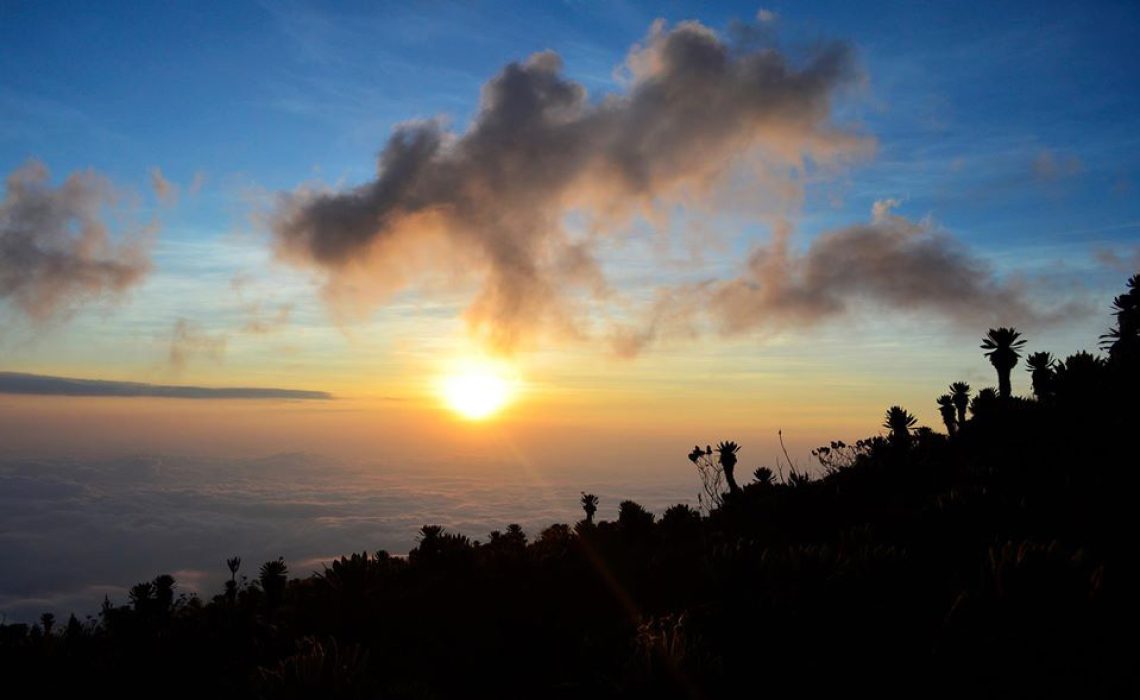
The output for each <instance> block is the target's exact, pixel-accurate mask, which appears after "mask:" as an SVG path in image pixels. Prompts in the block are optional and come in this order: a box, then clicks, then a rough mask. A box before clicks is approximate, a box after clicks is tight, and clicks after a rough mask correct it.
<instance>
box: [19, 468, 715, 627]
mask: <svg viewBox="0 0 1140 700" xmlns="http://www.w3.org/2000/svg"><path fill="white" fill-rule="evenodd" d="M691 477H692V479H691V480H682V479H673V480H670V479H664V480H663V479H660V478H657V479H644V480H640V479H634V478H631V477H630V476H629V475H614V476H612V477H607V476H605V475H599V474H593V475H590V476H588V477H585V478H583V475H569V474H567V475H565V476H562V477H558V476H554V477H552V476H550V475H540V474H536V473H522V472H504V471H502V470H488V469H481V468H480V469H470V468H469V469H467V470H462V469H459V468H450V469H449V468H443V467H439V468H424V469H412V468H407V467H405V468H401V469H394V468H391V467H380V466H375V465H360V464H355V465H346V464H343V463H336V462H335V461H334V460H330V459H328V458H323V457H320V456H315V455H311V454H282V455H273V456H268V457H263V458H257V459H249V458H225V459H223V458H216V459H211V458H202V457H177V456H135V457H128V458H120V459H83V460H76V459H63V458H60V459H30V458H14V457H9V458H2V459H0V619H6V620H7V621H9V622H13V621H29V622H30V621H33V620H35V619H37V618H38V617H39V615H40V614H41V613H43V612H53V613H55V615H56V616H57V618H60V619H66V616H67V615H68V614H69V613H71V612H75V613H76V614H77V615H78V616H79V617H80V618H82V617H83V616H85V615H88V614H92V613H95V612H96V611H97V610H98V607H99V604H100V603H101V602H102V601H103V597H104V596H108V597H109V598H110V600H111V601H112V602H113V603H116V604H123V603H126V602H127V589H128V588H129V587H130V586H131V585H133V584H134V583H137V582H139V581H144V580H149V579H151V578H153V577H154V576H156V575H158V574H162V573H169V574H172V575H173V576H174V577H175V578H176V579H177V581H178V586H179V590H180V591H182V592H184V593H187V594H190V593H198V594H199V595H201V596H202V597H203V598H207V599H208V598H209V597H211V596H213V595H214V594H216V593H218V592H220V590H221V584H222V581H223V579H224V578H226V577H228V572H227V571H226V567H225V560H226V558H227V557H231V556H235V555H237V556H240V557H242V561H243V564H242V570H241V573H243V574H245V575H247V576H249V577H250V578H255V577H256V574H257V568H258V567H259V566H260V564H261V563H262V562H264V561H266V560H269V559H276V558H277V557H278V556H284V557H285V558H286V560H287V562H288V564H289V568H290V573H291V575H293V576H305V575H308V574H310V573H312V572H314V571H320V570H321V569H322V562H325V561H329V560H330V559H332V558H335V557H337V556H340V555H342V554H348V553H351V552H353V551H357V552H359V551H362V550H368V551H375V550H378V549H386V550H388V551H389V552H392V553H401V554H402V553H406V552H407V551H408V550H409V549H411V548H412V547H414V546H415V543H416V535H417V532H418V531H419V528H420V527H421V526H422V525H424V524H429V523H431V524H439V525H443V526H444V527H446V528H447V529H448V530H450V531H458V532H462V533H463V534H466V535H468V536H470V537H472V538H473V539H485V538H486V536H487V533H488V532H490V531H491V530H494V529H504V528H505V527H506V526H507V525H508V524H509V523H519V524H521V525H522V526H523V527H524V529H525V530H526V531H527V533H528V535H530V536H531V537H536V536H537V535H538V533H539V532H540V531H541V529H542V528H544V527H545V526H547V525H549V524H551V523H554V522H567V523H573V522H576V521H577V520H579V519H581V517H582V511H581V509H580V508H579V505H578V499H579V495H580V491H582V490H587V491H592V492H594V493H597V494H598V495H599V496H600V497H601V499H602V502H601V508H600V512H599V517H602V518H605V519H612V518H614V517H616V514H617V509H618V504H619V502H620V501H621V500H624V499H626V498H631V499H633V500H636V501H638V502H639V503H641V504H643V505H644V506H646V507H647V508H649V509H651V510H654V511H656V512H657V513H660V512H661V511H663V510H664V508H666V507H668V506H669V505H671V504H673V503H677V502H689V503H694V501H695V495H696V491H697V489H698V488H699V484H698V483H697V481H696V475H695V474H693V475H691ZM694 504H695V503H694Z"/></svg>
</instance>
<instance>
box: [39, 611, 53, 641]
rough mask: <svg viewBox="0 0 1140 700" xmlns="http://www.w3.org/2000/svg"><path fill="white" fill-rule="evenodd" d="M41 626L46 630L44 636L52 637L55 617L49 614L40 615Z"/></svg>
mask: <svg viewBox="0 0 1140 700" xmlns="http://www.w3.org/2000/svg"><path fill="white" fill-rule="evenodd" d="M40 626H41V627H43V628H44V636H45V637H50V636H51V630H52V628H53V627H55V615H53V614H52V613H49V612H46V613H44V614H43V615H40Z"/></svg>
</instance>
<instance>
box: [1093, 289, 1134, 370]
mask: <svg viewBox="0 0 1140 700" xmlns="http://www.w3.org/2000/svg"><path fill="white" fill-rule="evenodd" d="M1112 313H1113V315H1114V316H1116V326H1115V327H1113V328H1112V329H1110V330H1109V331H1108V333H1105V334H1104V335H1102V336H1100V340H1101V343H1100V347H1101V349H1102V350H1107V351H1108V356H1109V357H1110V358H1111V359H1113V360H1118V359H1121V358H1135V357H1137V356H1140V275H1133V276H1132V277H1129V278H1128V291H1127V292H1125V293H1124V294H1121V295H1120V296H1118V297H1116V298H1115V299H1113V300H1112Z"/></svg>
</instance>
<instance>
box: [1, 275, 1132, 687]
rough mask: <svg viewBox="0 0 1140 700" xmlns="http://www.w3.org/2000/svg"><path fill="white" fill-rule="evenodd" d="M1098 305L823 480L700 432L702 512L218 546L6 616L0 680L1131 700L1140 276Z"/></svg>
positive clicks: (820, 452)
mask: <svg viewBox="0 0 1140 700" xmlns="http://www.w3.org/2000/svg"><path fill="white" fill-rule="evenodd" d="M1112 313H1113V316H1114V322H1113V324H1112V327H1111V328H1110V329H1109V330H1108V331H1107V332H1106V333H1105V334H1104V335H1103V336H1101V337H1100V338H1098V339H1096V342H1097V345H1098V351H1099V352H1098V353H1097V354H1094V353H1090V352H1080V353H1076V354H1074V355H1071V356H1069V357H1066V358H1063V359H1055V358H1054V357H1053V356H1052V355H1051V354H1049V353H1048V352H1047V351H1044V350H1040V349H1037V348H1034V347H1033V346H1032V343H1031V339H1026V338H1024V337H1022V336H1021V334H1020V333H1019V332H1018V331H1017V330H1016V329H1013V328H996V329H990V330H989V331H988V332H987V333H986V334H985V335H984V337H983V338H982V343H981V349H982V350H983V351H985V354H986V356H987V357H988V358H989V359H990V361H991V362H992V364H993V366H994V369H995V374H996V377H995V379H996V385H997V388H996V389H995V388H978V389H975V388H972V387H970V386H969V385H967V384H966V383H964V382H961V381H957V380H956V378H955V377H947V390H946V393H944V394H942V395H940V396H932V397H931V402H932V405H936V406H937V407H938V415H939V417H940V420H941V423H942V425H940V426H938V430H935V428H934V427H927V426H919V425H918V424H917V421H916V419H915V417H914V415H913V414H912V413H910V411H908V410H907V409H906V408H905V407H902V406H892V407H889V408H888V409H886V410H885V412H884V416H883V424H882V430H883V433H882V434H880V435H875V436H872V437H868V438H866V439H862V440H857V441H855V442H854V443H851V444H848V443H846V442H841V441H835V442H832V443H830V444H828V445H825V446H821V447H819V448H817V449H816V450H814V451H813V453H812V454H813V457H814V459H816V460H818V462H819V464H820V465H821V467H822V472H821V473H820V475H819V476H818V477H813V476H810V475H809V474H808V473H806V471H805V470H804V469H803V468H802V466H798V465H796V464H795V463H794V462H793V460H792V459H791V458H790V457H788V456H787V454H786V453H785V455H784V459H783V460H781V461H778V462H777V463H774V464H770V465H764V466H759V467H755V468H751V465H748V466H749V468H745V465H746V464H747V463H746V462H744V460H745V459H746V454H747V452H746V447H745V446H741V445H738V444H737V443H735V442H731V441H725V442H720V443H717V444H716V445H715V446H714V444H712V443H709V444H707V445H705V446H704V447H702V446H701V445H697V446H695V447H694V448H693V450H692V451H691V452H689V453H688V458H689V459H690V460H691V462H692V463H693V465H694V471H695V472H696V474H695V479H696V480H697V481H698V482H699V484H700V487H701V498H700V505H701V507H700V509H694V508H692V507H689V506H686V505H682V504H679V505H675V506H673V507H671V508H669V509H668V510H666V511H665V512H664V514H663V515H661V516H660V517H659V518H658V517H655V516H654V515H653V514H652V513H650V512H648V511H646V510H645V509H644V508H643V507H641V506H640V505H638V504H637V503H634V502H632V501H625V502H623V503H621V504H620V510H619V515H618V517H617V519H616V520H614V521H605V520H602V521H597V520H596V518H595V515H596V513H597V510H598V505H599V499H598V497H597V496H595V495H593V494H588V493H583V494H582V498H581V505H582V508H583V516H584V517H583V519H582V520H581V521H579V522H578V523H575V524H564V523H558V524H552V525H550V526H549V527H547V528H546V529H545V530H542V531H541V532H538V533H530V534H528V533H525V532H524V531H523V530H522V529H521V528H520V527H519V526H517V525H509V526H507V527H506V528H505V529H504V530H502V531H494V532H492V533H490V534H489V536H487V537H486V538H484V539H483V540H481V541H474V540H472V539H470V538H469V537H467V536H465V535H463V534H460V533H453V532H447V531H445V530H444V529H443V528H441V527H439V526H435V525H425V526H424V527H423V528H422V530H421V531H420V533H419V536H418V544H417V546H416V547H415V549H413V550H412V551H411V552H410V553H409V554H408V556H407V557H398V556H393V555H390V554H389V553H387V552H384V551H379V552H368V551H362V552H360V553H354V554H351V555H350V556H345V557H341V558H340V559H338V560H336V561H334V562H332V563H331V565H329V566H328V567H326V569H325V570H324V571H323V572H321V573H319V574H314V575H312V576H308V577H305V578H292V577H290V573H291V572H290V571H289V567H288V563H287V562H285V561H284V560H282V559H277V560H272V561H269V562H265V563H264V564H261V565H251V564H250V563H247V562H243V561H242V560H241V559H240V558H239V557H236V556H235V557H233V558H230V559H228V560H227V559H226V555H227V553H226V552H219V568H220V567H221V565H222V563H223V562H224V563H225V565H226V567H227V570H228V572H229V574H230V577H229V579H228V580H227V581H226V582H225V585H224V588H223V590H222V591H220V592H218V594H217V595H215V596H213V597H212V598H208V599H205V598H200V597H197V596H188V595H185V594H182V593H180V592H179V591H178V585H177V582H176V581H175V580H174V579H173V578H172V577H171V576H169V575H160V576H157V577H156V578H155V579H153V580H152V581H147V582H142V583H139V584H137V585H136V586H134V587H133V588H131V589H130V591H129V593H128V600H129V603H128V604H126V605H114V604H112V603H111V602H110V601H107V602H106V603H105V604H104V606H103V609H102V611H101V613H100V614H99V615H98V616H97V617H94V618H91V619H89V620H87V621H82V620H79V619H77V618H76V617H75V616H74V615H73V616H71V617H70V619H68V620H67V621H57V620H56V619H55V618H54V617H53V616H51V615H50V614H45V615H44V617H43V618H42V619H41V621H40V622H39V623H38V624H35V625H26V624H7V625H0V674H2V677H3V679H4V683H5V686H6V687H8V688H10V689H17V688H28V689H34V692H36V693H37V694H38V695H41V696H45V697H75V696H79V695H93V694H96V693H102V692H108V693H111V695H112V697H141V696H144V695H145V696H147V697H151V698H181V697H196V698H203V697H225V698H228V697H243V698H452V697H538V698H597V697H603V698H604V697H652V698H714V697H732V696H738V695H739V696H759V695H763V694H769V695H775V696H777V697H779V696H787V695H792V694H797V695H804V696H808V697H813V696H818V695H822V694H824V693H839V692H843V693H851V692H871V693H874V694H876V695H880V696H881V695H891V696H893V695H903V694H905V695H908V696H917V697H929V696H935V697H942V696H947V697H948V696H959V695H963V694H968V695H969V696H972V697H977V696H981V697H1043V696H1058V695H1071V696H1075V697H1089V696H1102V697H1103V696H1110V697H1128V696H1132V697H1135V696H1136V695H1137V693H1138V691H1140V671H1138V670H1137V669H1138V666H1137V664H1136V658H1137V651H1138V646H1140V645H1138V643H1137V641H1136V630H1137V623H1138V622H1140V615H1138V612H1140V610H1138V606H1140V565H1138V561H1140V559H1138V554H1140V552H1138V549H1140V547H1138V544H1137V537H1136V535H1137V532H1140V528H1138V522H1137V521H1138V519H1140V518H1138V516H1137V513H1138V512H1140V510H1138V508H1137V503H1136V498H1137V486H1138V485H1140V478H1138V476H1137V466H1136V465H1137V459H1136V454H1135V453H1136V449H1135V447H1134V446H1133V445H1132V444H1131V440H1132V438H1133V437H1134V431H1135V430H1136V429H1137V428H1140V396H1138V392H1137V389H1138V388H1140V381H1138V379H1140V276H1133V277H1132V278H1131V279H1129V280H1128V284H1127V289H1126V291H1125V292H1124V293H1123V294H1121V295H1120V296H1118V297H1117V298H1116V300H1115V302H1114V305H1113V309H1112ZM1030 351H1032V352H1031V353H1030V354H1028V355H1026V353H1027V352H1030ZM1100 353H1103V354H1100ZM1023 360H1024V362H1023ZM1019 368H1023V369H1024V371H1027V372H1028V373H1030V374H1031V380H1032V387H1033V395H1032V396H1029V397H1021V396H1014V395H1013V394H1012V390H1011V388H1010V387H1011V382H1010V376H1011V373H1012V372H1014V371H1019ZM871 428H872V429H874V426H871ZM696 437H700V436H696ZM702 442H703V440H702ZM683 456H684V455H683V454H678V458H679V459H681V458H683Z"/></svg>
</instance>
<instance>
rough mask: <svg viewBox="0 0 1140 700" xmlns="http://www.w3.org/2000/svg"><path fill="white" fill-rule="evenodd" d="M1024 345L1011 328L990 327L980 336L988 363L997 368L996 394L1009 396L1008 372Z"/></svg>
mask: <svg viewBox="0 0 1140 700" xmlns="http://www.w3.org/2000/svg"><path fill="white" fill-rule="evenodd" d="M1024 346H1025V339H1024V338H1021V333H1019V332H1018V331H1017V330H1015V329H1013V328H1005V327H1001V328H991V329H989V330H988V331H986V335H985V337H983V338H982V346H981V347H982V349H983V350H985V351H986V352H985V355H986V357H988V358H990V364H991V365H993V366H994V369H995V370H997V375H998V394H999V395H1000V396H1001V397H1002V398H1009V396H1010V394H1012V393H1013V389H1012V387H1011V385H1010V382H1009V373H1010V371H1012V370H1013V368H1014V367H1016V366H1017V361H1018V359H1020V358H1021V353H1020V352H1019V351H1020V350H1021V348H1022V347H1024Z"/></svg>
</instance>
